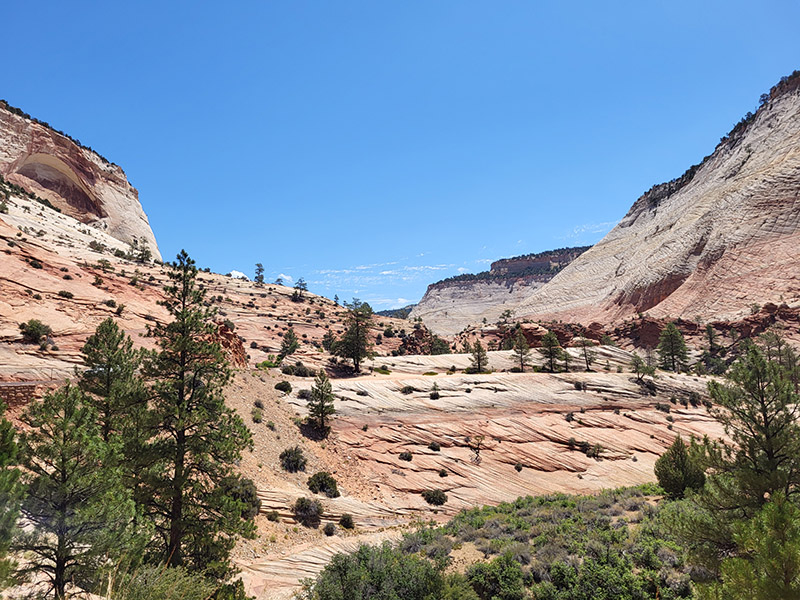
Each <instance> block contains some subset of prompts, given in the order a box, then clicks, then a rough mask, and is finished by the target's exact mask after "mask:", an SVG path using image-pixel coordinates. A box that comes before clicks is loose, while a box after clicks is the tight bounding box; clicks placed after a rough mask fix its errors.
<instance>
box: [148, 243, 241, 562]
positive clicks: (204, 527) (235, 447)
mask: <svg viewBox="0 0 800 600" xmlns="http://www.w3.org/2000/svg"><path fill="white" fill-rule="evenodd" d="M196 277H197V267H196V266H195V263H194V261H193V260H192V259H191V258H189V256H188V255H187V254H186V252H185V251H181V253H180V254H178V257H177V260H176V261H175V262H174V263H172V264H171V265H170V271H169V278H170V280H171V281H172V284H171V285H168V286H167V287H166V288H165V292H166V300H164V301H163V305H164V307H165V308H166V309H167V311H169V314H170V315H171V317H172V321H170V322H169V323H164V324H162V323H159V324H157V325H156V326H155V327H153V328H152V330H151V332H150V334H151V335H152V336H153V337H155V338H156V340H157V344H158V348H159V349H158V351H157V352H155V353H154V354H152V355H151V356H150V357H149V359H148V360H147V361H146V363H145V373H146V374H147V375H148V376H149V377H150V378H152V380H153V382H154V384H153V392H154V397H153V400H152V402H151V407H152V408H151V410H152V413H153V417H154V419H153V421H154V423H155V429H154V431H153V436H152V438H151V440H150V442H149V454H150V455H151V456H153V457H154V462H153V464H152V465H151V466H150V469H149V470H148V474H147V478H146V480H145V481H144V482H143V483H144V486H145V488H146V489H147V491H148V492H149V494H148V495H149V497H150V498H151V500H150V501H149V502H148V504H147V506H146V510H147V512H148V514H149V515H150V516H151V517H152V518H153V521H154V524H155V527H156V531H157V534H158V535H157V552H158V554H159V555H160V557H161V558H162V560H164V561H165V562H166V563H167V564H168V565H170V566H180V565H186V566H187V567H189V568H191V569H195V570H203V569H205V570H206V571H207V573H209V574H213V575H214V576H216V577H225V576H226V575H228V574H229V573H230V572H231V567H230V563H229V561H228V554H229V552H230V550H231V549H232V548H233V545H234V543H235V536H236V535H252V533H253V524H252V522H251V521H248V520H245V519H242V518H241V515H242V513H243V512H244V511H245V510H246V506H245V505H244V503H243V502H242V501H241V500H238V499H237V498H235V497H233V496H231V495H230V494H226V493H225V490H226V489H230V486H227V485H226V486H224V487H222V486H220V484H221V482H223V481H228V480H229V478H230V477H232V476H233V472H232V467H233V464H234V462H235V461H236V460H238V459H239V458H240V456H241V452H242V450H244V449H246V448H250V447H252V440H251V436H250V432H249V431H248V429H247V427H246V426H245V425H244V423H243V421H242V419H241V418H240V417H239V416H238V415H237V414H236V413H235V412H234V411H233V410H232V409H230V408H228V407H226V406H225V401H224V398H223V395H222V388H223V386H224V385H225V384H226V383H227V382H228V380H229V378H230V370H229V368H228V362H227V360H226V359H225V356H224V354H223V351H222V348H221V346H220V344H219V342H218V341H217V339H216V338H215V337H214V335H213V334H214V330H215V325H214V321H213V318H214V316H215V314H216V311H215V309H213V308H212V307H208V306H206V304H205V303H204V299H205V291H204V290H202V289H199V288H198V287H197V285H196Z"/></svg>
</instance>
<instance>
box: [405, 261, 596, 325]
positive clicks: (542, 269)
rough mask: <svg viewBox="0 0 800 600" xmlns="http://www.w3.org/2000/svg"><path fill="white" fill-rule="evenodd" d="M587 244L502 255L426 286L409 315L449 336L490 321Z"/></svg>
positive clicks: (539, 285) (532, 289)
mask: <svg viewBox="0 0 800 600" xmlns="http://www.w3.org/2000/svg"><path fill="white" fill-rule="evenodd" d="M588 248H589V247H588V246H581V247H576V248H561V249H558V250H550V251H547V252H540V253H537V254H527V255H524V256H515V257H512V258H504V259H501V260H498V261H495V262H493V263H492V265H491V268H490V269H489V270H488V271H482V272H480V273H464V274H462V275H456V276H454V277H449V278H447V279H444V280H442V281H437V282H436V283H432V284H431V285H429V286H428V289H427V290H426V292H425V295H424V296H423V297H422V300H420V301H419V303H418V304H417V305H416V306H414V308H413V309H412V311H411V314H410V315H409V317H410V318H411V319H416V318H418V317H419V318H421V319H422V320H423V322H424V323H425V325H426V326H427V327H428V328H430V329H431V330H432V331H433V332H434V333H437V334H439V335H448V336H452V335H455V334H457V333H458V332H459V331H461V330H462V329H464V328H465V327H466V326H468V325H470V324H472V323H475V322H476V321H479V320H480V319H482V318H486V319H487V320H489V321H491V322H494V321H496V320H497V319H498V317H499V316H500V314H501V313H502V312H503V311H505V310H507V309H509V308H511V307H513V306H516V305H517V304H518V303H519V302H522V301H523V300H524V299H525V298H527V297H528V296H529V295H530V294H531V293H533V292H534V291H535V290H537V289H539V288H540V287H542V286H543V285H544V284H545V283H547V282H548V281H550V280H551V279H552V278H553V277H555V275H556V273H558V272H559V271H560V270H561V269H563V268H564V267H566V266H567V265H568V264H569V263H570V262H572V261H573V260H575V259H576V258H577V257H578V256H580V255H581V254H582V253H583V252H585V251H586V250H588Z"/></svg>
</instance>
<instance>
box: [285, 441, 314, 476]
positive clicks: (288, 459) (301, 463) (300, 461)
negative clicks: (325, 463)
mask: <svg viewBox="0 0 800 600" xmlns="http://www.w3.org/2000/svg"><path fill="white" fill-rule="evenodd" d="M279 458H280V461H281V467H283V470H284V471H288V472H289V473H297V472H298V471H305V470H306V463H307V462H308V461H307V460H306V457H305V454H303V449H302V448H300V446H293V447H291V448H287V449H286V450H284V451H283V452H281V454H280V457H279Z"/></svg>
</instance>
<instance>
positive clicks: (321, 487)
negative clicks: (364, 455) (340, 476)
mask: <svg viewBox="0 0 800 600" xmlns="http://www.w3.org/2000/svg"><path fill="white" fill-rule="evenodd" d="M308 489H309V490H311V491H312V492H314V493H315V494H325V495H326V496H327V497H328V498H338V497H339V495H340V494H339V488H338V486H337V485H336V479H334V477H333V475H331V474H330V473H328V472H327V471H320V472H319V473H314V474H313V475H312V476H311V477H309V478H308Z"/></svg>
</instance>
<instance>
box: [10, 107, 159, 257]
mask: <svg viewBox="0 0 800 600" xmlns="http://www.w3.org/2000/svg"><path fill="white" fill-rule="evenodd" d="M0 175H2V176H3V177H4V178H5V179H7V180H8V181H10V182H12V183H14V184H17V185H19V186H22V187H23V188H25V189H26V190H28V191H29V192H32V193H34V194H36V195H38V196H40V197H42V198H46V199H47V200H49V201H50V202H51V203H52V204H53V205H54V206H56V207H58V208H59V209H60V210H61V211H62V212H64V213H65V214H67V215H70V216H71V217H74V218H75V219H77V220H79V221H81V222H82V223H86V224H89V225H92V226H94V227H97V228H99V229H101V230H103V231H105V232H106V233H107V234H109V235H111V236H112V237H114V238H116V239H118V240H121V241H123V242H126V243H128V244H134V243H136V244H146V245H147V246H148V247H149V248H150V250H151V252H152V253H153V256H154V257H156V258H159V259H160V258H161V255H160V253H159V251H158V245H157V243H156V238H155V236H154V235H153V231H152V230H151V229H150V223H149V222H148V220H147V215H146V214H145V213H144V210H143V209H142V205H141V204H140V203H139V193H138V192H137V191H136V188H134V187H133V186H132V185H131V184H130V182H128V179H127V177H126V176H125V173H124V171H123V170H122V169H121V168H120V167H119V166H117V165H115V164H113V163H109V162H108V161H107V160H106V159H104V158H103V157H101V156H100V155H99V154H97V153H96V152H94V151H93V150H91V149H89V148H85V147H83V146H80V145H79V144H78V143H76V142H75V141H74V140H72V139H70V138H69V137H67V136H66V135H64V134H61V133H59V132H57V131H54V130H53V129H52V128H50V127H49V126H47V125H46V124H44V123H41V122H39V121H36V120H34V119H32V118H30V117H29V116H28V115H26V114H25V113H23V112H22V111H20V110H18V109H15V108H13V107H10V106H9V105H8V104H6V103H5V102H0Z"/></svg>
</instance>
